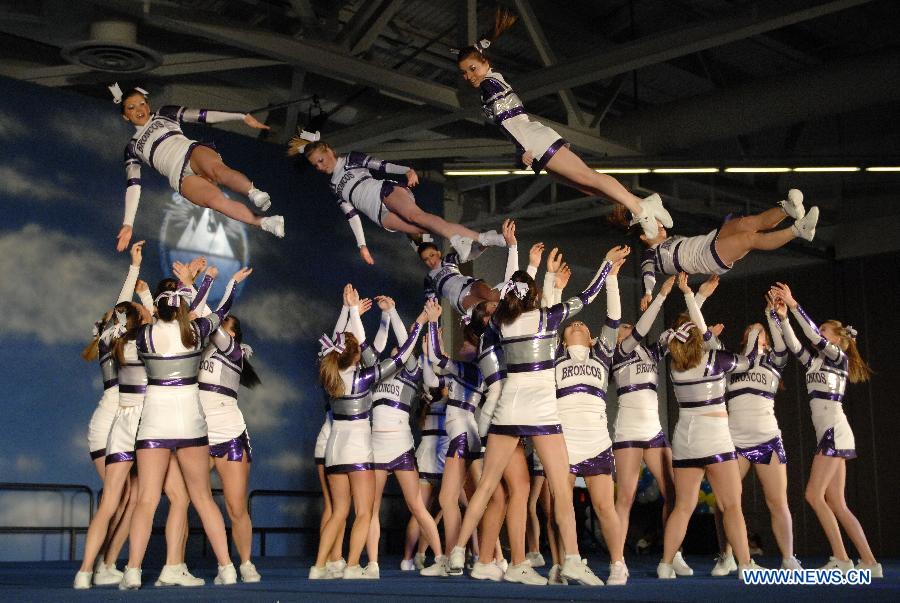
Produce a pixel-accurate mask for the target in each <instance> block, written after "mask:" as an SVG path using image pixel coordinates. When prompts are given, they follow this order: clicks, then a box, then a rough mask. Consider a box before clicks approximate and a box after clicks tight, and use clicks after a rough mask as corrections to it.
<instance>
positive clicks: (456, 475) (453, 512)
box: [435, 457, 486, 555]
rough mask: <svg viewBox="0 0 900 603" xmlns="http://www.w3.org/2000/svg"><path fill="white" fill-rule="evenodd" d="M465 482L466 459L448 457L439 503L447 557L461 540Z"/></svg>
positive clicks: (469, 534)
mask: <svg viewBox="0 0 900 603" xmlns="http://www.w3.org/2000/svg"><path fill="white" fill-rule="evenodd" d="M465 480H466V459H464V458H459V457H448V458H447V459H446V460H445V461H444V477H443V478H442V479H441V491H440V492H439V493H438V501H439V502H440V505H441V513H442V515H443V518H444V546H445V547H446V549H445V554H446V555H450V551H451V549H452V548H453V545H454V544H455V543H456V542H457V541H458V540H460V538H459V530H460V522H461V521H462V516H461V514H460V512H459V496H460V492H462V489H463V486H464V482H465ZM485 502H486V501H485ZM466 515H468V508H467V510H466ZM479 519H480V517H479ZM475 523H476V524H477V523H478V522H477V521H476V522H475ZM473 529H474V527H473ZM471 535H472V532H471V531H470V532H469V533H468V534H467V535H466V538H465V540H463V544H462V546H465V542H466V541H467V540H468V539H469V537H470V536H471ZM435 554H437V553H435Z"/></svg>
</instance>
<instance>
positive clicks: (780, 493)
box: [713, 296, 801, 575]
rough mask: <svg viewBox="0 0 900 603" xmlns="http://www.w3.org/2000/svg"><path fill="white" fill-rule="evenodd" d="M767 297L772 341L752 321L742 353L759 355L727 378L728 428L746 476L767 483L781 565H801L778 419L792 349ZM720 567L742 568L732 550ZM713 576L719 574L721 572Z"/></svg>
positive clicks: (768, 321) (728, 551)
mask: <svg viewBox="0 0 900 603" xmlns="http://www.w3.org/2000/svg"><path fill="white" fill-rule="evenodd" d="M766 301H767V304H766V312H765V314H766V322H767V323H768V326H769V333H771V345H770V344H769V339H768V337H766V330H765V329H763V327H762V325H761V324H754V325H750V326H749V327H747V329H746V330H745V331H744V342H743V348H744V351H743V354H744V356H747V357H750V356H751V355H753V354H754V353H755V355H756V357H755V358H754V359H753V362H752V363H751V365H750V368H749V369H748V370H747V371H744V372H738V371H735V372H733V373H731V375H729V377H728V385H727V392H728V393H727V394H726V398H727V399H728V428H729V430H730V431H731V440H732V441H733V442H734V447H735V450H736V451H737V453H738V457H737V460H738V466H739V467H740V471H741V479H743V478H744V477H745V476H746V475H747V472H748V471H749V470H750V467H751V466H752V467H753V468H754V470H755V472H756V477H757V478H759V483H760V484H762V488H763V493H764V494H765V497H766V505H767V506H768V507H769V515H770V516H771V519H772V533H773V534H774V535H775V541H776V542H777V543H778V548H779V549H780V550H781V557H782V561H781V568H782V569H801V567H800V562H799V561H797V558H796V557H794V534H793V529H792V525H793V521H792V519H791V510H790V507H789V506H788V499H787V455H786V454H785V452H784V444H783V443H782V441H781V430H780V429H779V428H778V421H777V419H776V418H775V394H776V393H777V392H778V389H779V385H780V384H781V371H782V370H783V369H784V367H785V366H787V348H786V347H785V345H784V339H783V338H782V335H781V324H780V320H779V318H778V315H777V314H776V311H775V305H776V304H775V303H773V300H772V298H771V297H770V296H767V299H766ZM781 305H782V306H783V304H781ZM753 332H756V333H757V337H756V338H755V339H752V338H751V337H750V334H751V333H753ZM727 548H728V549H730V547H727ZM720 565H725V566H726V568H727V570H730V571H734V570H735V569H737V566H736V564H735V562H734V558H733V557H732V555H731V551H730V550H726V551H723V552H722V553H721V554H720V555H719V562H718V563H717V564H716V568H717V569H719V568H720ZM726 568H722V570H725V569H726ZM724 573H728V572H727V571H720V572H718V574H719V575H722V574H724ZM713 575H717V572H716V570H713Z"/></svg>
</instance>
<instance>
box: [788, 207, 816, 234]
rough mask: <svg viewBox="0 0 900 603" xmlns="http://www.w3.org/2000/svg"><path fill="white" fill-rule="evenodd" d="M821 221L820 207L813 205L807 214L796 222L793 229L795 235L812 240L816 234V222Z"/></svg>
mask: <svg viewBox="0 0 900 603" xmlns="http://www.w3.org/2000/svg"><path fill="white" fill-rule="evenodd" d="M818 221H819V208H818V207H816V206H813V207H811V208H809V211H808V212H806V215H805V216H803V217H802V218H800V219H799V220H797V221H796V222H794V225H793V226H791V231H792V232H793V233H794V235H795V236H798V237H800V238H801V239H806V240H807V241H812V240H813V238H814V237H815V236H816V223H817V222H818Z"/></svg>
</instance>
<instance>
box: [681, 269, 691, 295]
mask: <svg viewBox="0 0 900 603" xmlns="http://www.w3.org/2000/svg"><path fill="white" fill-rule="evenodd" d="M678 289H679V290H680V291H681V292H682V293H693V291H692V290H691V286H690V285H688V275H687V272H679V273H678Z"/></svg>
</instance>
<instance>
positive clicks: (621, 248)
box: [606, 245, 631, 264]
mask: <svg viewBox="0 0 900 603" xmlns="http://www.w3.org/2000/svg"><path fill="white" fill-rule="evenodd" d="M629 253H631V247H629V246H628V245H618V246H616V247H613V248H612V249H610V250H609V251H607V252H606V261H608V262H611V263H613V264H615V263H616V262H618V261H619V260H622V261H625V258H627V257H628V254H629Z"/></svg>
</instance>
